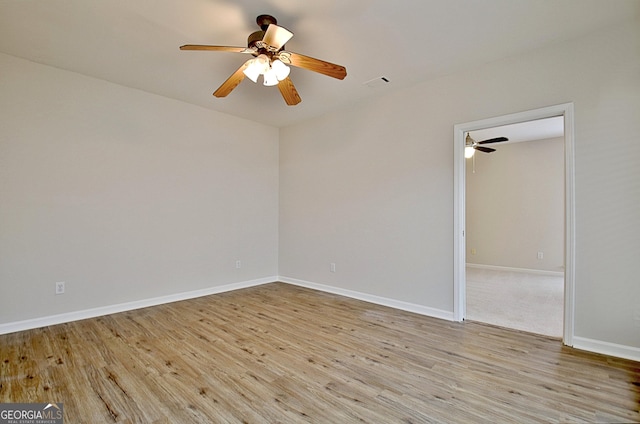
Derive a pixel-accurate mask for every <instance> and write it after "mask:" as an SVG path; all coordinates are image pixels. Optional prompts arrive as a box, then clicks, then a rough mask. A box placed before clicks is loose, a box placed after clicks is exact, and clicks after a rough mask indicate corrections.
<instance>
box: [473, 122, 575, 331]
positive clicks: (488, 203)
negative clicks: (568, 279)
mask: <svg viewBox="0 0 640 424" xmlns="http://www.w3.org/2000/svg"><path fill="white" fill-rule="evenodd" d="M465 138H466V139H467V140H468V143H471V144H472V146H471V148H470V149H468V148H466V147H465V149H467V150H468V152H465V156H468V158H467V161H466V162H467V163H466V180H465V204H466V207H465V217H466V236H465V241H466V254H467V255H466V257H467V265H466V274H465V276H466V319H468V320H471V321H478V322H483V323H487V324H492V325H497V326H500V327H506V328H512V329H516V330H521V331H526V332H531V333H536V334H542V335H546V336H550V337H555V338H561V337H562V333H563V328H562V324H563V312H564V117H563V116H557V117H553V118H544V119H539V120H535V121H528V122H523V123H517V124H510V125H504V126H501V127H495V128H487V129H484V130H478V131H472V132H469V133H467V137H465ZM473 141H475V143H477V144H475V148H474V145H473ZM478 148H479V149H478ZM467 153H468V154H467Z"/></svg>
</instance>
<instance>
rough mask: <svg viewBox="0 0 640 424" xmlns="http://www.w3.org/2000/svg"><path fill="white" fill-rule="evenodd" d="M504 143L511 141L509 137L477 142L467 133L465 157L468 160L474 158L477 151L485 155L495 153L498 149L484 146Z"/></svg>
mask: <svg viewBox="0 0 640 424" xmlns="http://www.w3.org/2000/svg"><path fill="white" fill-rule="evenodd" d="M503 141H509V139H508V138H507V137H496V138H490V139H488V140H482V141H475V140H474V139H473V138H471V134H470V133H467V137H466V139H465V143H464V156H465V157H466V158H470V157H472V156H473V154H474V153H475V151H476V150H478V151H481V152H483V153H492V152H495V151H496V149H493V148H491V147H484V146H482V145H483V144H491V143H501V142H503Z"/></svg>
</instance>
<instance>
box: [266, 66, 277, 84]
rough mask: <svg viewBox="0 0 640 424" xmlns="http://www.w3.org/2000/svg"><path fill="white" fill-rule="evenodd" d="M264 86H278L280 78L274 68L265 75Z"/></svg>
mask: <svg viewBox="0 0 640 424" xmlns="http://www.w3.org/2000/svg"><path fill="white" fill-rule="evenodd" d="M264 85H266V86H267V87H271V86H274V85H278V76H277V74H276V71H275V70H274V69H273V68H270V69H269V70H268V71H267V72H265V73H264Z"/></svg>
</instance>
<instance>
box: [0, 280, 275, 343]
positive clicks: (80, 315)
mask: <svg viewBox="0 0 640 424" xmlns="http://www.w3.org/2000/svg"><path fill="white" fill-rule="evenodd" d="M277 280H278V277H267V278H260V279H257V280H249V281H242V282H239V283H231V284H225V285H222V286H215V287H209V288H206V289H201V290H194V291H189V292H183V293H175V294H170V295H167V296H159V297H154V298H151V299H143V300H136V301H133V302H126V303H119V304H116V305H108V306H101V307H98V308H92V309H85V310H81V311H74V312H66V313H63V314H58V315H51V316H46V317H41V318H34V319H28V320H24V321H16V322H10V323H6V324H0V334H8V333H15V332H16V331H24V330H31V329H34V328H40V327H47V326H49V325H56V324H64V323H66V322H72V321H79V320H83V319H87V318H95V317H100V316H104V315H109V314H116V313H119V312H126V311H132V310H134V309H141V308H148V307H150V306H157V305H163V304H166V303H173V302H179V301H181V300H188V299H194V298H197V297H202V296H209V295H212V294H218V293H223V292H228V291H233V290H239V289H244V288H248V287H254V286H259V285H262V284H267V283H272V282H274V281H277Z"/></svg>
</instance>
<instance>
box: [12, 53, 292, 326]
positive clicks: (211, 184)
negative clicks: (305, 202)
mask: <svg viewBox="0 0 640 424" xmlns="http://www.w3.org/2000/svg"><path fill="white" fill-rule="evenodd" d="M278 136H279V135H278V129H276V128H272V127H267V126H264V125H261V124H256V123H252V122H249V121H245V120H241V119H237V118H233V117H230V116H227V115H223V114H219V113H215V112H212V111H209V110H206V109H203V108H199V107H195V106H191V105H188V104H185V103H181V102H177V101H174V100H169V99H166V98H162V97H159V96H155V95H151V94H148V93H145V92H142V91H137V90H132V89H129V88H125V87H122V86H118V85H114V84H111V83H108V82H105V81H101V80H96V79H92V78H88V77H84V76H82V75H79V74H74V73H71V72H66V71H62V70H58V69H54V68H50V67H46V66H42V65H38V64H35V63H32V62H27V61H24V60H21V59H18V58H15V57H11V56H7V55H1V54H0V324H3V323H9V322H15V321H20V320H26V319H33V318H39V317H46V316H50V315H54V314H65V313H69V312H73V311H79V310H85V309H91V308H98V307H103V306H109V305H114V304H118V303H123V302H133V301H137V300H141V299H149V298H154V297H159V296H167V295H171V294H175V293H183V292H189V291H195V290H201V289H206V288H211V287H215V286H221V285H225V284H231V283H239V282H244V281H251V280H254V279H259V278H264V277H272V276H276V275H277V274H278V271H277V266H278V263H277V249H278V234H277V232H278ZM238 259H239V260H241V261H242V268H241V269H239V270H238V269H236V268H235V261H236V260H238ZM57 281H64V282H65V283H66V293H65V294H64V295H62V296H55V295H54V283H55V282H57Z"/></svg>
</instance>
